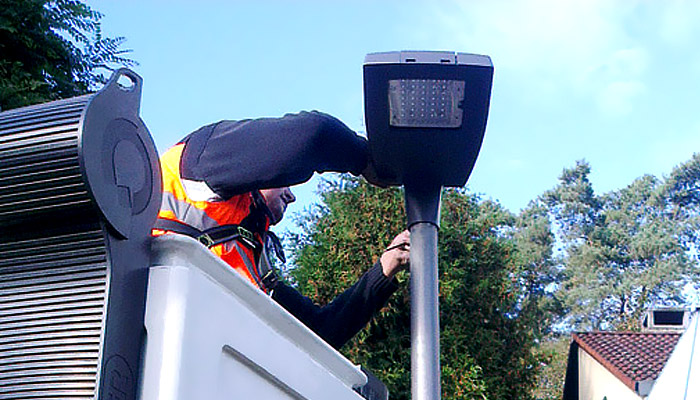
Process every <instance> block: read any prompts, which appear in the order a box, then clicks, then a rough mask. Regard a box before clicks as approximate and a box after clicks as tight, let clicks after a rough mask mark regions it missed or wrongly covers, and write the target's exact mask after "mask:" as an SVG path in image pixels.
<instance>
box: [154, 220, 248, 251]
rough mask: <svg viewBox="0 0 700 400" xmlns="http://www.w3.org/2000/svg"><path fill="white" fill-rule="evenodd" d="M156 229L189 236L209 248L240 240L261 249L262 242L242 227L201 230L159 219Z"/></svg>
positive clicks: (173, 221) (221, 226)
mask: <svg viewBox="0 0 700 400" xmlns="http://www.w3.org/2000/svg"><path fill="white" fill-rule="evenodd" d="M154 228H155V229H160V230H164V231H169V232H175V233H180V234H182V235H187V236H189V237H192V238H194V239H197V240H198V241H199V242H200V243H202V244H203V245H205V246H207V247H208V248H211V247H212V246H216V245H217V244H221V243H224V242H228V241H231V240H240V241H242V242H243V243H245V244H246V245H247V246H248V247H251V248H252V249H259V247H260V246H261V244H260V242H258V241H257V240H256V239H255V236H253V233H252V232H251V231H249V230H248V229H246V228H244V227H243V226H241V225H234V224H230V225H220V226H216V227H214V228H209V229H205V230H199V229H197V228H195V227H193V226H190V225H187V224H185V223H182V222H180V221H175V220H172V219H166V218H158V219H157V220H156V223H155V225H154Z"/></svg>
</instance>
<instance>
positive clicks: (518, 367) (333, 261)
mask: <svg viewBox="0 0 700 400" xmlns="http://www.w3.org/2000/svg"><path fill="white" fill-rule="evenodd" d="M321 198H322V203H321V204H320V205H318V206H317V207H316V208H314V209H312V210H309V211H308V212H307V213H306V214H305V215H304V216H302V217H301V219H300V220H299V221H298V225H299V227H300V229H301V233H299V234H296V235H292V237H291V242H292V243H293V255H294V260H295V265H296V268H295V269H294V270H293V271H292V272H291V277H292V279H293V280H294V281H295V282H296V283H297V285H298V287H299V289H300V290H301V291H302V292H303V293H305V294H306V295H308V296H311V297H312V298H313V299H315V300H316V301H318V302H320V303H326V302H328V301H330V300H331V299H332V298H333V297H334V296H335V295H336V294H338V293H339V292H341V291H342V290H343V289H345V288H346V287H348V286H350V285H351V284H352V283H354V281H355V280H356V279H357V278H358V277H359V276H360V275H361V274H362V273H363V272H364V271H366V270H367V268H368V267H369V264H370V263H371V262H373V261H376V259H377V257H378V255H379V254H381V251H382V250H383V249H384V247H385V246H386V245H387V244H388V243H389V241H390V240H391V239H392V238H393V236H394V235H396V234H397V233H399V232H400V231H401V230H402V229H403V227H404V226H405V219H404V218H405V214H404V208H403V207H404V206H403V196H402V193H401V191H399V190H397V189H378V188H375V187H372V186H370V185H367V184H365V183H364V182H363V181H360V180H357V179H354V178H348V177H343V178H341V179H339V180H337V181H333V182H327V183H326V184H325V186H324V187H323V188H322V192H321ZM514 222H515V219H514V217H513V216H512V215H511V214H510V213H508V212H507V211H505V210H504V209H503V208H501V207H500V206H499V205H497V204H495V203H492V202H479V201H478V200H477V199H476V198H475V196H473V195H469V194H467V193H465V192H463V191H455V190H450V191H445V192H444V194H443V201H442V217H441V228H440V238H439V246H440V249H439V250H440V252H439V270H440V324H441V367H442V389H443V398H446V399H484V398H488V399H527V398H530V394H531V390H532V385H533V383H534V379H535V373H536V370H537V366H538V364H539V361H538V359H537V357H536V355H534V353H533V352H532V346H533V344H534V342H535V338H536V337H537V336H538V335H540V333H541V331H542V329H541V327H542V326H543V325H546V324H542V323H541V322H542V321H541V319H538V318H540V317H539V314H538V312H539V311H538V312H532V310H533V309H536V308H537V307H534V306H533V307H531V306H530V304H539V299H535V297H538V296H539V294H537V293H538V292H542V291H543V289H542V287H541V286H537V285H542V284H543V282H540V280H538V279H535V278H532V279H530V278H528V276H527V273H525V272H524V269H522V268H519V267H516V260H517V259H518V257H526V256H525V255H522V256H521V255H520V254H519V252H518V251H517V249H516V247H515V245H514V242H513V241H512V240H510V236H511V233H510V231H511V230H512V229H513V224H514ZM528 226H529V225H528ZM538 228H540V229H541V227H539V225H538ZM535 231H536V229H535V228H533V230H532V233H531V235H532V236H533V237H534V236H537V233H536V232H535ZM539 235H540V236H544V237H545V238H544V239H543V240H544V241H545V242H546V243H544V244H543V246H545V247H546V246H548V245H549V242H548V240H549V239H547V238H546V236H547V235H546V234H545V233H542V232H540V233H539ZM533 241H535V240H534V239H533ZM541 251H544V250H541ZM531 258H533V262H535V263H537V261H536V260H534V258H536V256H534V255H532V256H531ZM521 277H523V279H525V280H528V282H531V285H530V286H529V287H527V288H526V289H523V288H521V287H520V286H521V285H520V278H521ZM407 278H408V275H407V274H406V275H400V276H399V279H400V280H401V281H404V282H402V284H401V289H400V290H399V292H398V293H396V294H395V295H394V296H393V297H392V298H391V299H390V301H389V304H388V305H387V307H385V308H384V309H383V310H382V311H381V312H380V315H379V316H378V317H377V318H375V320H374V321H373V322H371V323H370V325H369V326H368V328H367V329H365V330H364V331H362V332H360V334H358V335H357V336H356V337H355V338H354V339H353V340H352V342H351V343H350V344H348V345H346V347H345V348H344V349H345V350H344V352H345V354H346V355H347V356H348V357H349V358H350V359H351V360H353V361H354V362H357V363H361V364H363V365H365V366H367V367H368V368H370V369H371V370H373V371H374V372H375V373H376V374H377V375H378V376H379V377H380V379H382V380H383V381H384V382H385V383H386V384H387V386H388V387H389V389H390V391H391V397H392V398H393V399H408V398H410V311H409V293H408V289H407V286H408V285H407V282H405V281H406V280H407ZM535 281H536V282H535ZM536 286H537V288H535V287H536ZM526 293H527V294H528V295H530V294H531V297H527V296H526V295H525V294H526ZM535 322H536V323H537V326H531V325H530V324H533V323H535Z"/></svg>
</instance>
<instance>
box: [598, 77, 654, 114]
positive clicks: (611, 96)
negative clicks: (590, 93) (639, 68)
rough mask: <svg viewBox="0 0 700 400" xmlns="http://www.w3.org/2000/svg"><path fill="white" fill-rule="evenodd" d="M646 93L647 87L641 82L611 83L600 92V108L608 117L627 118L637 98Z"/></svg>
mask: <svg viewBox="0 0 700 400" xmlns="http://www.w3.org/2000/svg"><path fill="white" fill-rule="evenodd" d="M645 92H646V86H644V84H643V83H641V82H639V81H616V82H611V83H609V84H607V85H605V87H604V88H603V89H602V90H600V91H599V92H598V98H597V100H598V106H599V108H600V110H601V111H602V112H603V113H604V114H607V115H612V116H626V115H628V114H630V113H631V112H632V110H633V108H634V101H635V99H636V98H637V97H639V96H640V95H642V94H644V93H645Z"/></svg>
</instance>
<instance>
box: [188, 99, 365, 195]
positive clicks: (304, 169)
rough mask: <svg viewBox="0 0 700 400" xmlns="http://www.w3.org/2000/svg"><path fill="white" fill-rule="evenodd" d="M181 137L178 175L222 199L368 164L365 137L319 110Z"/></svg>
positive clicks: (230, 124)
mask: <svg viewBox="0 0 700 400" xmlns="http://www.w3.org/2000/svg"><path fill="white" fill-rule="evenodd" d="M185 140H186V141H187V142H188V144H187V147H186V150H185V154H184V155H183V162H182V166H181V167H182V170H181V173H182V176H183V178H185V179H192V180H196V181H204V182H206V184H207V185H208V186H209V188H211V189H212V190H213V191H214V193H216V194H217V195H219V196H220V197H222V198H224V199H226V198H230V197H232V196H234V195H237V194H241V193H245V192H249V191H251V190H258V189H266V188H273V187H284V186H290V185H294V184H298V183H301V182H305V181H307V180H308V179H310V178H311V176H312V175H313V173H314V172H326V171H335V172H351V173H353V174H355V175H360V174H361V173H362V171H363V170H365V169H366V167H367V163H368V149H367V141H366V140H365V139H364V138H362V137H361V136H359V135H357V134H356V133H355V132H354V131H352V130H351V129H350V128H348V127H347V126H346V125H345V124H343V123H342V122H341V121H339V120H338V119H336V118H334V117H331V116H330V115H327V114H323V113H320V112H301V113H299V114H287V115H285V116H284V117H281V118H261V119H255V120H244V121H222V122H219V123H217V124H213V125H209V126H206V127H204V128H201V129H200V130H198V131H197V132H194V133H193V134H191V135H190V136H188V137H187V138H186V139H185Z"/></svg>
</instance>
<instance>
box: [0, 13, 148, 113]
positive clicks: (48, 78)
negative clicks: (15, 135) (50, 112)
mask: <svg viewBox="0 0 700 400" xmlns="http://www.w3.org/2000/svg"><path fill="white" fill-rule="evenodd" d="M100 18H101V15H100V14H99V13H98V12H96V11H93V10H92V9H91V8H90V7H88V6H87V5H85V4H83V3H82V2H81V1H78V0H0V109H2V110H8V109H11V108H16V107H22V106H26V105H30V104H35V103H40V102H45V101H50V100H56V99H62V98H69V97H74V96H78V95H81V94H85V93H87V92H88V91H89V90H93V89H95V88H96V87H97V86H98V85H99V84H102V83H104V82H105V81H106V79H105V77H104V76H103V75H102V72H101V71H102V70H108V71H109V70H113V69H114V67H113V66H114V65H124V66H130V65H134V64H135V62H134V61H132V60H130V59H128V58H126V57H125V54H126V53H128V52H129V51H128V50H123V49H121V48H120V47H121V45H122V44H123V42H124V40H125V39H124V38H123V37H117V38H106V37H103V36H102V30H101V27H100Z"/></svg>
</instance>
